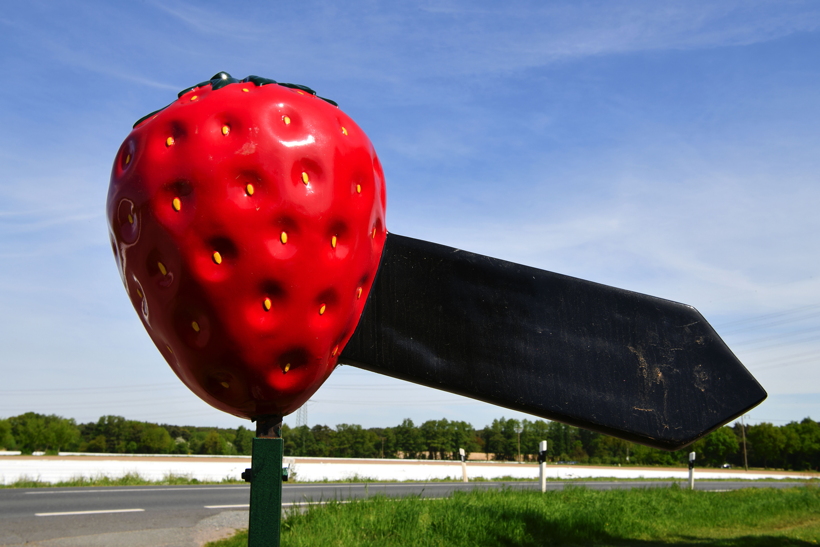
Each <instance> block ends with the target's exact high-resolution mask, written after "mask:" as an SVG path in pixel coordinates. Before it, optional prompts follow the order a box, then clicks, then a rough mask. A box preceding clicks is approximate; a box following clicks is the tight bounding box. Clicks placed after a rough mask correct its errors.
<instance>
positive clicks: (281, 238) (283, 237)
mask: <svg viewBox="0 0 820 547" xmlns="http://www.w3.org/2000/svg"><path fill="white" fill-rule="evenodd" d="M279 241H281V242H282V245H284V244H285V243H287V242H288V233H287V232H282V233H281V234H280V235H279Z"/></svg>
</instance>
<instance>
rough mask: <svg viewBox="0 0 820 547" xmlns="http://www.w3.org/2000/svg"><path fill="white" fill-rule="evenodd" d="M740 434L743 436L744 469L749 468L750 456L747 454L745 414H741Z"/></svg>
mask: <svg viewBox="0 0 820 547" xmlns="http://www.w3.org/2000/svg"><path fill="white" fill-rule="evenodd" d="M740 435H741V437H742V438H743V469H745V470H746V471H748V470H749V458H748V456H747V455H746V424H745V422H744V421H743V415H741V416H740Z"/></svg>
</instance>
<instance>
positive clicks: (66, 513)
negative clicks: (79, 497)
mask: <svg viewBox="0 0 820 547" xmlns="http://www.w3.org/2000/svg"><path fill="white" fill-rule="evenodd" d="M144 511H145V509H101V510H99V511H64V512H62V513H34V516H35V517H62V516H65V515H101V514H103V513H141V512H144Z"/></svg>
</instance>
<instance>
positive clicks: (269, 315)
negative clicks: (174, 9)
mask: <svg viewBox="0 0 820 547" xmlns="http://www.w3.org/2000/svg"><path fill="white" fill-rule="evenodd" d="M107 212H108V221H109V227H110V237H111V242H112V245H113V248H114V253H115V255H116V257H117V261H118V265H119V269H120V273H121V275H122V281H123V283H124V284H125V288H126V291H127V292H128V295H129V296H130V298H131V302H132V303H133V305H134V307H135V308H136V309H137V311H138V313H139V316H140V318H141V319H142V322H143V324H144V325H145V328H146V330H147V331H148V334H149V335H150V336H151V339H152V340H153V341H154V344H156V346H157V348H158V349H159V351H160V352H161V353H162V355H163V356H164V357H165V359H166V360H167V361H168V363H169V364H170V365H171V368H172V369H173V370H174V372H176V374H177V376H179V378H180V379H181V380H182V381H183V382H184V383H185V384H186V385H187V386H188V387H189V388H190V389H191V390H192V391H194V393H196V394H197V395H198V396H199V397H201V398H202V399H204V400H205V401H207V402H208V403H210V404H211V405H213V406H214V407H216V408H219V409H221V410H224V411H226V412H230V413H232V414H235V415H237V416H244V417H256V416H261V415H270V414H276V415H285V414H288V413H290V412H292V411H293V410H295V409H296V408H298V407H299V406H300V405H302V404H303V403H304V402H305V401H306V400H307V399H308V398H309V397H310V395H311V394H312V393H313V392H314V391H316V389H318V388H319V386H321V385H322V383H323V382H324V381H325V379H326V378H327V377H328V375H329V374H330V372H331V371H332V370H333V368H334V366H335V365H336V363H337V359H338V357H339V352H340V349H341V348H342V347H344V345H345V343H346V342H347V341H348V339H349V338H350V336H351V335H352V333H353V330H354V329H355V327H356V324H357V321H358V318H359V315H360V314H361V311H362V308H363V307H364V304H365V301H366V298H367V295H368V292H369V290H370V286H371V284H372V282H373V279H374V276H375V273H376V269H377V267H378V264H379V257H380V255H381V252H382V247H383V245H384V240H385V235H386V230H385V223H384V213H385V188H384V175H383V173H382V169H381V166H380V165H379V160H378V158H377V157H376V153H375V151H374V150H373V146H372V145H371V143H370V141H369V140H368V138H367V136H366V135H365V134H364V132H363V131H362V130H361V129H360V128H359V126H357V125H356V123H355V122H353V120H351V119H350V118H349V117H348V116H347V115H346V114H345V113H344V112H342V111H341V110H340V109H339V108H338V107H337V106H335V104H332V103H331V102H329V101H327V100H323V99H321V98H319V97H317V96H316V95H315V93H314V92H313V91H312V90H310V89H309V88H307V87H304V86H296V85H290V84H277V83H276V82H274V81H272V80H267V79H263V78H258V77H249V78H246V79H244V80H242V81H239V80H237V79H234V78H231V77H230V76H229V75H228V74H226V73H219V74H217V75H216V76H214V78H213V79H212V80H210V81H208V82H203V83H202V84H199V85H197V86H194V87H193V88H190V89H188V90H185V91H183V92H182V93H180V95H179V98H178V99H177V100H176V101H175V102H173V103H172V104H171V105H169V106H168V107H166V108H164V109H163V110H161V111H158V112H156V113H152V114H150V115H148V116H146V117H145V118H143V119H141V120H140V121H138V122H137V123H136V124H135V126H134V130H133V131H132V132H131V134H130V135H129V136H128V138H127V139H126V140H125V142H124V143H123V144H122V146H121V147H120V150H119V152H118V153H117V157H116V160H115V163H114V168H113V172H112V175H111V185H110V189H109V194H108V207H107Z"/></svg>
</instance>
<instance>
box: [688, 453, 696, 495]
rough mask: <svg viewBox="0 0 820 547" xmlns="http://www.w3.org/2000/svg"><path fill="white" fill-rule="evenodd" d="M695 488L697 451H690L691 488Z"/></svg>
mask: <svg viewBox="0 0 820 547" xmlns="http://www.w3.org/2000/svg"><path fill="white" fill-rule="evenodd" d="M694 489H695V453H694V452H690V453H689V490H694Z"/></svg>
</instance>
